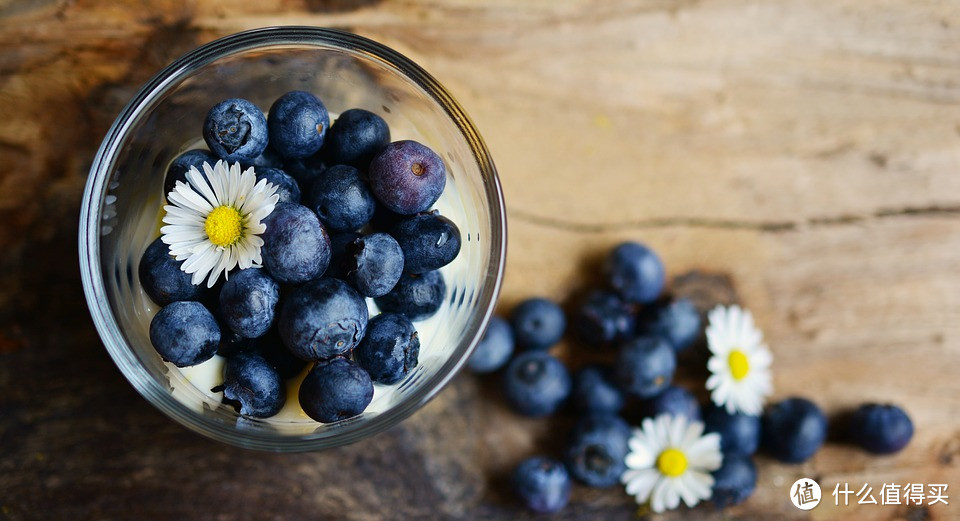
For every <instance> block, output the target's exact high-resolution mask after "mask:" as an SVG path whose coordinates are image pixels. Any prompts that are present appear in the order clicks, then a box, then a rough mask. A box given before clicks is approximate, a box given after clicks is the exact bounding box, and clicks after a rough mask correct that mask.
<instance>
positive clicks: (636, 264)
mask: <svg viewBox="0 0 960 521" xmlns="http://www.w3.org/2000/svg"><path fill="white" fill-rule="evenodd" d="M603 269H604V273H605V275H606V277H607V281H608V282H609V283H610V285H611V286H612V287H613V289H615V290H617V291H618V292H620V294H621V295H623V297H624V298H625V299H627V300H628V301H630V302H639V303H643V304H646V303H649V302H653V301H654V300H656V299H657V297H659V296H660V292H661V291H663V285H664V281H665V277H666V274H665V271H664V268H663V263H662V262H660V257H658V256H657V254H656V253H654V252H653V250H651V249H650V248H648V247H646V246H644V245H642V244H638V243H635V242H625V243H623V244H620V245H618V246H617V247H616V248H614V249H613V250H612V251H611V252H610V255H609V256H608V257H607V260H606V262H605V264H604V266H603Z"/></svg>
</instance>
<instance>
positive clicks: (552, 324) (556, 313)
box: [510, 298, 567, 349]
mask: <svg viewBox="0 0 960 521" xmlns="http://www.w3.org/2000/svg"><path fill="white" fill-rule="evenodd" d="M510 324H511V325H513V334H514V336H515V338H516V339H517V347H519V348H521V349H548V348H550V347H551V346H553V345H554V344H556V343H557V342H559V341H560V339H561V338H563V331H564V329H566V327H567V318H566V316H564V314H563V310H562V309H560V306H558V305H557V304H556V303H555V302H553V301H550V300H547V299H545V298H531V299H527V300H524V301H523V302H521V303H520V304H519V305H517V307H516V308H514V309H513V314H512V315H511V316H510Z"/></svg>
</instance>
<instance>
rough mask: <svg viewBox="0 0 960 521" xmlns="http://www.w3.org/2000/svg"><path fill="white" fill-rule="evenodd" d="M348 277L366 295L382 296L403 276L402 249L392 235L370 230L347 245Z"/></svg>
mask: <svg viewBox="0 0 960 521" xmlns="http://www.w3.org/2000/svg"><path fill="white" fill-rule="evenodd" d="M346 248H347V251H348V253H349V255H350V259H348V261H347V262H348V271H347V280H348V281H350V283H351V284H353V287H355V288H357V290H358V291H359V292H360V294H361V295H363V296H365V297H374V298H376V297H382V296H384V295H386V294H387V293H390V290H392V289H393V288H394V286H396V285H397V281H399V280H400V276H401V275H403V268H404V263H403V251H401V250H400V245H399V244H397V241H396V240H394V238H393V237H391V236H389V235H387V234H385V233H371V234H370V235H366V236H363V237H360V238H358V239H356V240H354V241H353V242H352V243H350V244H348V245H347V247H346Z"/></svg>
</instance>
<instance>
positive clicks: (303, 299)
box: [278, 277, 368, 360]
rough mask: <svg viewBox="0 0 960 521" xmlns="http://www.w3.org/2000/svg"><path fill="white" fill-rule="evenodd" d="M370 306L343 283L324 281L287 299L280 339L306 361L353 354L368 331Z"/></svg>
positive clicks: (333, 280) (339, 281)
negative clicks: (352, 351)
mask: <svg viewBox="0 0 960 521" xmlns="http://www.w3.org/2000/svg"><path fill="white" fill-rule="evenodd" d="M367 320H368V315H367V303H366V302H365V301H364V300H363V297H361V296H360V295H359V294H358V293H357V292H356V290H354V289H353V288H351V287H350V286H349V285H348V284H347V283H346V282H344V281H342V280H340V279H334V278H330V277H324V278H321V279H316V280H312V281H310V282H308V283H306V284H304V285H303V286H300V287H299V288H297V289H296V290H294V291H293V293H292V294H291V295H290V296H289V297H285V300H284V303H283V309H282V310H281V311H280V321H279V323H278V329H279V330H280V337H281V338H282V339H283V343H284V344H285V345H286V346H287V349H289V350H290V352H291V353H293V354H294V355H296V356H297V357H299V358H301V359H303V360H327V359H330V358H333V357H335V356H340V355H343V354H345V353H348V352H350V350H351V349H353V348H354V347H356V345H357V344H358V343H359V342H360V339H361V338H363V334H364V331H365V330H366V328H367Z"/></svg>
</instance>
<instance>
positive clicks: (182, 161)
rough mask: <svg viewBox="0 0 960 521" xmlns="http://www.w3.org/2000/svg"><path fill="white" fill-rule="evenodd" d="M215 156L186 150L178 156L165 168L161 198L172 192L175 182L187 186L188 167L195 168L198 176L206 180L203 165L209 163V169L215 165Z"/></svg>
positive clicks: (204, 152) (199, 151)
mask: <svg viewBox="0 0 960 521" xmlns="http://www.w3.org/2000/svg"><path fill="white" fill-rule="evenodd" d="M217 159H218V158H217V156H215V155H213V154H212V153H210V151H209V150H200V149H197V150H187V151H186V152H184V153H182V154H180V155H179V156H177V157H176V159H174V160H173V162H172V163H170V166H169V167H167V176H166V177H164V178H163V196H164V197H166V196H167V194H169V193H170V192H172V191H173V188H174V186H176V184H177V181H180V182H182V183H187V184H189V183H190V182H189V181H187V172H188V171H189V170H190V167H192V166H193V167H196V168H197V170H199V171H200V175H202V176H203V178H204V179H206V178H207V175H206V174H205V173H204V171H203V164H204V163H209V164H210V166H211V167H213V166H214V165H216V164H217Z"/></svg>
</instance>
